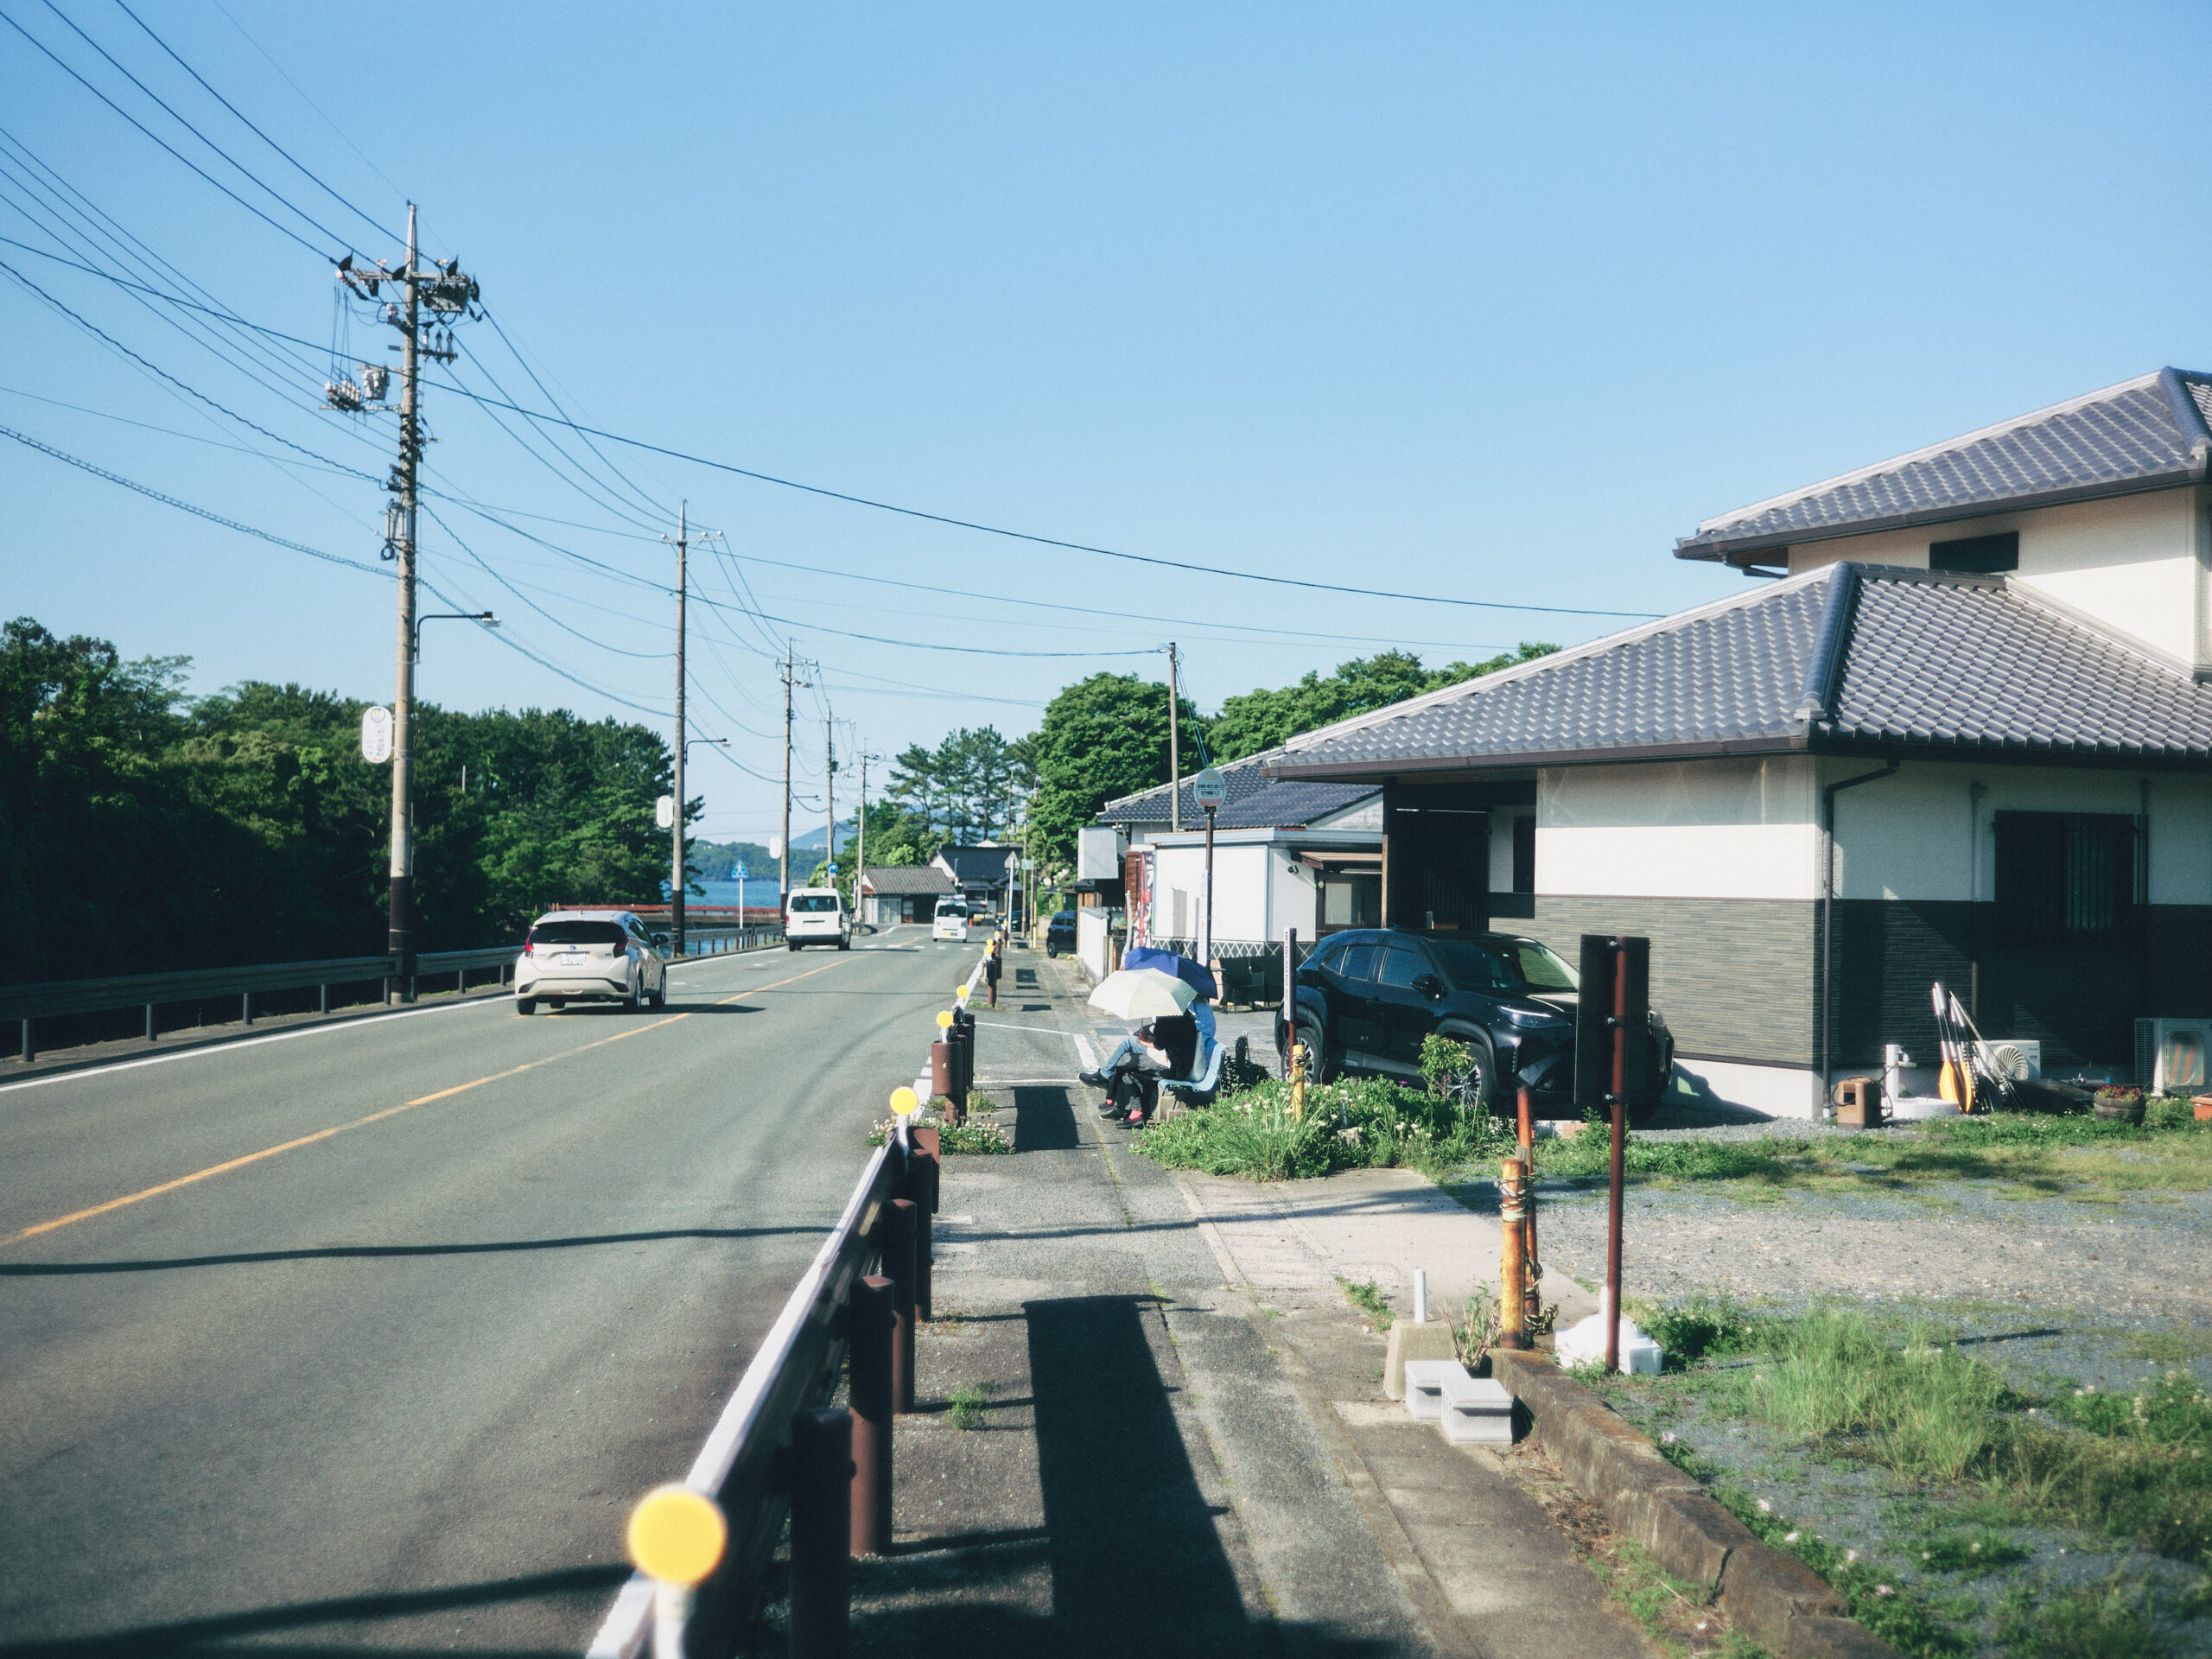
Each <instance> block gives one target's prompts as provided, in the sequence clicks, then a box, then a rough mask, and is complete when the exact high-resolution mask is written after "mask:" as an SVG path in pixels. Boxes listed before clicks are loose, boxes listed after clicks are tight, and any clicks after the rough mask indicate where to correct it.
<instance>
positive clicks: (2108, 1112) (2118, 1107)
mask: <svg viewBox="0 0 2212 1659" xmlns="http://www.w3.org/2000/svg"><path fill="white" fill-rule="evenodd" d="M2090 1110H2092V1111H2093V1112H2094V1113H2095V1114H2096V1115H2097V1121H2098V1122H2102V1123H2140V1122H2142V1121H2143V1097H2142V1096H2140V1095H2138V1096H2136V1097H2135V1098H2134V1099H2133V1100H2101V1101H2098V1102H2097V1103H2095V1104H2094V1106H2092V1107H2091V1108H2090Z"/></svg>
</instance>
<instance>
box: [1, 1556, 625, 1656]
mask: <svg viewBox="0 0 2212 1659" xmlns="http://www.w3.org/2000/svg"><path fill="white" fill-rule="evenodd" d="M629 1576H630V1569H629V1568H628V1567H626V1566H616V1565H608V1566H605V1567H566V1568H563V1569H562V1570H560V1571H558V1572H553V1573H528V1574H525V1575H524V1576H522V1577H519V1578H512V1579H493V1580H489V1581H487V1582H485V1583H481V1584H460V1585H454V1586H448V1587H447V1588H443V1589H436V1590H397V1591H389V1592H383V1593H379V1594H374V1595H365V1596H342V1597H338V1598H335V1599H332V1600H329V1601H303V1602H295V1603H292V1604H290V1605H284V1606H277V1607H257V1608H255V1609H253V1610H251V1611H248V1612H242V1613H222V1614H218V1615H216V1616H215V1617H213V1618H194V1619H186V1620H182V1621H181V1622H179V1623H177V1624H147V1625H141V1626H140V1627H138V1628H137V1629H136V1630H114V1631H108V1632H103V1633H101V1634H99V1635H94V1636H79V1637H63V1638H61V1639H59V1640H55V1641H49V1642H16V1643H8V1644H6V1645H5V1646H0V1659H126V1656H127V1659H147V1656H158V1655H164V1654H187V1653H192V1652H194V1651H201V1652H205V1651H209V1650H212V1649H213V1648H214V1646H215V1644H218V1643H221V1644H224V1646H225V1647H227V1646H228V1644H229V1643H231V1642H232V1641H233V1640H235V1639H237V1638H242V1637H251V1636H255V1635H258V1634H260V1633H263V1632H265V1631H278V1630H299V1629H301V1628H302V1627H305V1626H310V1625H328V1624H360V1623H363V1622H370V1621H378V1620H383V1619H394V1618H421V1617H423V1615H426V1614H429V1613H442V1612H445V1611H448V1610H451V1609H454V1608H463V1607H484V1606H491V1605H496V1604H498V1603H500V1602H514V1601H530V1600H535V1599H538V1598H540V1597H544V1596H563V1597H573V1596H584V1597H588V1598H591V1599H594V1601H596V1599H599V1598H602V1597H604V1596H605V1595H607V1593H609V1592H612V1591H613V1590H614V1589H615V1588H616V1587H617V1586H620V1584H621V1583H622V1582H623V1580H626V1579H627V1578H628V1577H629ZM240 1650H242V1651H245V1650H250V1651H251V1652H252V1653H254V1654H255V1655H257V1656H268V1655H271V1654H291V1653H302V1654H304V1653H314V1654H315V1655H318V1656H321V1659H343V1656H345V1655H346V1654H348V1653H369V1652H372V1651H373V1652H375V1653H377V1654H378V1655H380V1656H385V1659H394V1656H400V1659H404V1655H406V1654H407V1653H408V1652H409V1651H410V1648H409V1647H408V1646H407V1645H406V1644H404V1643H394V1644H391V1645H389V1646H387V1645H385V1644H384V1643H369V1642H365V1641H364V1642H358V1643H346V1642H338V1643H320V1642H318V1643H302V1644H299V1645H293V1644H290V1643H273V1644H272V1643H260V1642H256V1643H252V1644H251V1648H250V1649H240ZM415 1650H416V1651H427V1649H415ZM446 1650H448V1649H441V1651H446ZM469 1651H471V1652H473V1653H475V1654H477V1655H479V1656H484V1655H487V1654H489V1655H495V1656H496V1655H509V1656H514V1659H520V1656H522V1655H524V1654H531V1655H536V1654H537V1653H540V1652H549V1653H550V1652H557V1651H559V1649H539V1648H534V1647H533V1648H529V1649H517V1648H474V1647H472V1648H471V1649H469Z"/></svg>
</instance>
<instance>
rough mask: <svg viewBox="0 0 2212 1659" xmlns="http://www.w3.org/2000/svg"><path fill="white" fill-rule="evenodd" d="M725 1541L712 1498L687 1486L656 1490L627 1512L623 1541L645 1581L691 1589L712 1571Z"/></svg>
mask: <svg viewBox="0 0 2212 1659" xmlns="http://www.w3.org/2000/svg"><path fill="white" fill-rule="evenodd" d="M728 1538H729V1527H728V1523H727V1522H724V1521H723V1519H722V1512H721V1509H720V1508H719V1507H718V1506H717V1505H716V1504H715V1501H714V1499H712V1498H711V1497H707V1496H706V1495H705V1494H704V1493H702V1492H695V1491H692V1490H691V1489H690V1487H689V1486H656V1487H654V1488H653V1490H652V1491H650V1492H647V1493H646V1494H645V1496H644V1497H641V1498H639V1500H638V1507H637V1508H636V1509H634V1510H631V1511H630V1526H629V1529H628V1532H627V1533H626V1535H625V1539H624V1541H625V1542H626V1544H628V1546H629V1549H630V1561H631V1564H632V1566H634V1567H636V1568H637V1569H638V1571H639V1572H640V1573H644V1574H645V1576H646V1577H647V1578H649V1579H658V1580H660V1581H661V1582H662V1583H663V1584H685V1585H695V1584H697V1583H699V1582H701V1581H702V1580H704V1579H705V1578H706V1576H707V1574H708V1573H711V1572H713V1571H714V1570H715V1564H716V1563H717V1562H719V1561H720V1560H721V1558H722V1546H723V1544H724V1543H725V1542H727V1541H728Z"/></svg>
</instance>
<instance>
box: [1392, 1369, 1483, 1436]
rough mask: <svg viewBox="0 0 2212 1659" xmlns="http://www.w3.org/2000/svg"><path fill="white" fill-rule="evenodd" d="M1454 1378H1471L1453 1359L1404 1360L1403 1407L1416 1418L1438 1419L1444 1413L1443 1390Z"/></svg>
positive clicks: (1431, 1421) (1438, 1420)
mask: <svg viewBox="0 0 2212 1659" xmlns="http://www.w3.org/2000/svg"><path fill="white" fill-rule="evenodd" d="M1455 1378H1456V1379H1457V1380H1458V1381H1459V1382H1460V1383H1465V1382H1470V1381H1471V1380H1472V1379H1471V1378H1470V1377H1469V1376H1468V1375H1467V1368H1466V1367H1465V1366H1464V1365H1462V1364H1461V1363H1459V1361H1458V1360H1456V1359H1412V1360H1408V1361H1407V1362H1406V1411H1407V1414H1408V1415H1409V1416H1411V1417H1412V1418H1413V1419H1414V1421H1416V1422H1423V1423H1433V1422H1440V1421H1442V1420H1443V1416H1444V1390H1445V1389H1446V1386H1447V1385H1449V1384H1451V1383H1452V1382H1453V1379H1455Z"/></svg>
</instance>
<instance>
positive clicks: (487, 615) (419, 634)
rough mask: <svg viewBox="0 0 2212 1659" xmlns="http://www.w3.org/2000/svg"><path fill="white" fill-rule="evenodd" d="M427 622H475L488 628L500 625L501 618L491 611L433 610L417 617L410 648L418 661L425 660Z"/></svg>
mask: <svg viewBox="0 0 2212 1659" xmlns="http://www.w3.org/2000/svg"><path fill="white" fill-rule="evenodd" d="M425 622H474V623H477V624H479V625H480V626H484V627H487V628H496V627H498V626H499V618H498V617H496V616H494V615H493V614H492V613H491V612H489V611H433V612H431V613H429V615H428V616H418V617H416V619H415V628H414V632H413V635H412V637H411V638H410V640H409V642H408V648H409V650H410V651H411V652H413V653H414V656H415V660H416V662H418V663H419V662H421V661H422V660H423V624H424V623H425Z"/></svg>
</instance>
